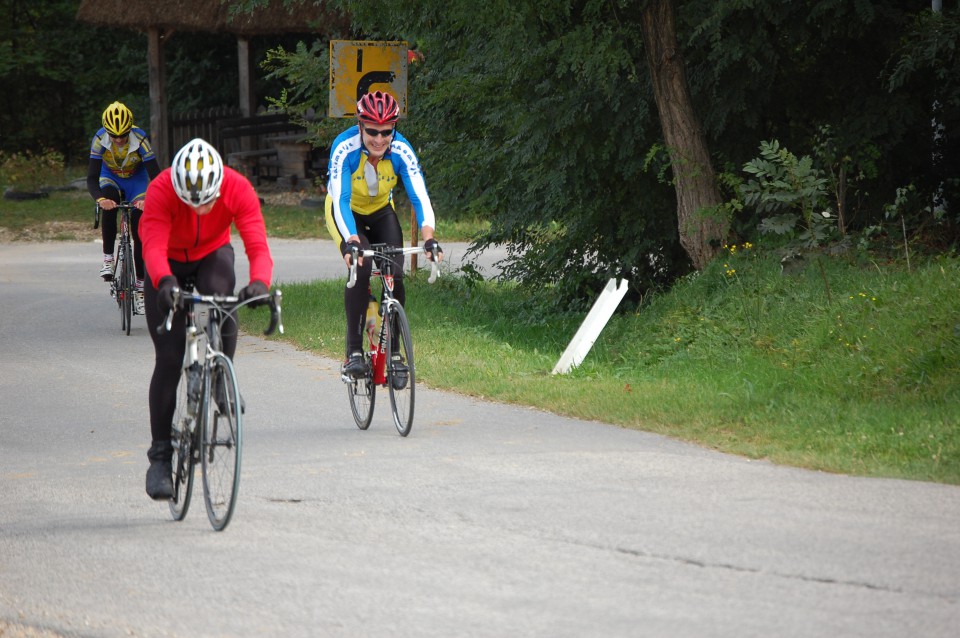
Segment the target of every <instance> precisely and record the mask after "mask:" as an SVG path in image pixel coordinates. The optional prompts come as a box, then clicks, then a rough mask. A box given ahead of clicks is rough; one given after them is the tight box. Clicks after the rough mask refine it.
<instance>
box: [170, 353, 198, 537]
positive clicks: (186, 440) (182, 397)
mask: <svg viewBox="0 0 960 638" xmlns="http://www.w3.org/2000/svg"><path fill="white" fill-rule="evenodd" d="M194 365H195V366H196V364H194ZM191 373H192V374H194V375H196V377H197V379H198V381H199V375H200V370H199V366H196V367H195V370H194V371H193V372H191V371H190V370H188V369H187V368H184V369H183V372H182V373H181V375H180V384H179V386H178V387H177V407H176V408H175V409H174V413H173V429H172V430H171V435H170V442H171V443H172V444H173V458H172V459H171V461H172V463H171V465H172V466H173V498H172V499H171V500H170V514H172V515H173V520H175V521H182V520H183V518H184V517H185V516H186V515H187V510H189V509H190V497H191V494H192V493H193V475H194V471H193V470H194V465H195V463H196V459H197V456H196V453H195V452H196V450H197V449H198V446H199V443H200V442H199V440H198V439H197V434H198V433H199V431H200V429H199V425H198V423H197V403H198V399H199V393H198V392H197V393H196V396H195V397H194V400H193V401H192V402H191V401H190V399H189V388H190V383H189V381H188V379H189V375H190V374H191ZM195 383H196V382H195ZM197 384H198V383H197Z"/></svg>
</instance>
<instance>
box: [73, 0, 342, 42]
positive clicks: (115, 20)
mask: <svg viewBox="0 0 960 638" xmlns="http://www.w3.org/2000/svg"><path fill="white" fill-rule="evenodd" d="M229 4H230V3H224V2H223V1H222V0H162V1H161V0H82V2H81V3H80V8H79V9H78V10H77V20H79V21H80V22H86V23H88V24H92V25H96V26H102V27H114V28H127V29H135V30H140V31H145V30H147V29H148V28H151V27H156V28H159V29H161V30H164V31H167V30H170V31H201V32H227V33H236V34H238V35H245V36H254V35H273V34H278V33H329V32H331V31H335V30H336V29H337V27H338V26H343V25H345V24H346V21H345V20H344V19H343V18H342V17H341V16H339V15H337V14H336V13H335V12H334V11H328V10H326V8H325V7H323V6H320V5H319V4H318V3H316V2H309V1H308V2H303V3H302V4H301V5H300V6H298V7H297V8H296V9H294V10H293V11H292V12H291V10H289V9H288V8H287V7H285V6H284V3H283V2H282V0H270V2H269V4H268V6H267V7H266V8H262V9H257V10H256V11H255V12H254V13H252V14H240V15H237V16H231V15H230V8H229V6H228V5H229Z"/></svg>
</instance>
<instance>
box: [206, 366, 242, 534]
mask: <svg viewBox="0 0 960 638" xmlns="http://www.w3.org/2000/svg"><path fill="white" fill-rule="evenodd" d="M209 371H210V374H209V383H208V384H207V394H206V397H205V398H204V412H205V415H204V422H203V437H202V442H201V450H200V458H201V462H202V464H203V497H204V500H205V501H206V504H207V517H208V518H209V519H210V524H211V525H213V529H215V530H217V531H218V532H219V531H221V530H223V529H224V528H225V527H226V526H227V524H228V523H229V522H230V517H231V516H233V510H234V507H235V506H236V504H237V492H238V491H239V489H240V451H241V447H242V436H241V435H242V432H243V429H242V427H243V423H242V419H243V410H242V408H241V406H240V388H239V387H238V386H237V377H236V373H235V372H234V369H233V363H231V361H230V359H229V358H227V356H226V355H224V354H222V353H219V352H218V353H217V354H216V355H214V357H213V359H212V360H211V362H210V367H209Z"/></svg>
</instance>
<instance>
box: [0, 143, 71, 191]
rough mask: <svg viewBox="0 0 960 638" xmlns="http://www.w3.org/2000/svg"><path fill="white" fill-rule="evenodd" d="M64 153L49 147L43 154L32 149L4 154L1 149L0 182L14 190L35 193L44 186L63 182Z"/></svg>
mask: <svg viewBox="0 0 960 638" xmlns="http://www.w3.org/2000/svg"><path fill="white" fill-rule="evenodd" d="M63 176H64V164H63V154H62V153H60V152H58V151H54V150H52V149H48V150H46V151H44V152H43V153H42V154H41V155H34V154H33V153H31V152H30V151H25V152H23V153H13V154H12V155H7V154H4V153H3V152H2V151H0V182H2V183H3V184H4V185H6V187H7V188H9V189H10V190H13V191H20V192H25V193H34V192H37V191H39V190H40V189H41V188H42V187H45V186H46V187H50V186H58V185H60V184H62V183H63Z"/></svg>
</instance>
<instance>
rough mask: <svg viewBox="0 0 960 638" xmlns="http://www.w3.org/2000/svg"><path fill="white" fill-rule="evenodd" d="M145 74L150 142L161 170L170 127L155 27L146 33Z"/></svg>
mask: <svg viewBox="0 0 960 638" xmlns="http://www.w3.org/2000/svg"><path fill="white" fill-rule="evenodd" d="M147 72H148V76H149V82H150V140H151V141H152V142H153V150H154V152H155V153H156V155H157V163H159V164H160V166H161V168H162V167H164V166H166V165H167V164H168V163H169V161H170V158H171V153H170V127H169V125H168V119H167V95H166V83H167V79H166V75H167V74H166V68H165V66H164V62H163V34H161V33H160V29H159V28H157V27H150V29H149V30H148V31H147Z"/></svg>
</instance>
